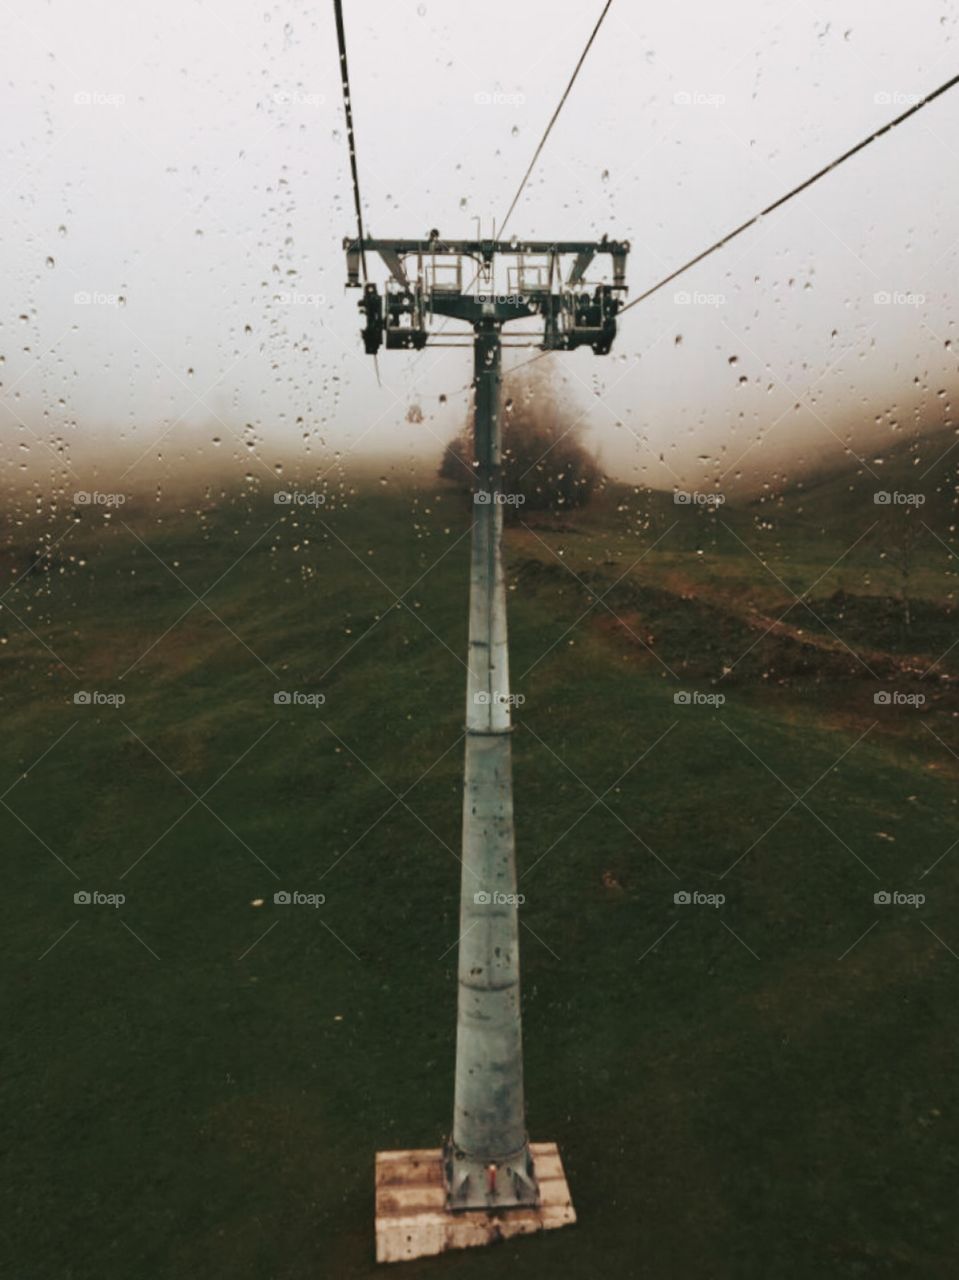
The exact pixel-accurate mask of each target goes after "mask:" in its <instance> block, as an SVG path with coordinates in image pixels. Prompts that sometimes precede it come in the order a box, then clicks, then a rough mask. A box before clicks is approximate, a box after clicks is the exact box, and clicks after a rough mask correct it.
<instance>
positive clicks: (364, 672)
mask: <svg viewBox="0 0 959 1280" xmlns="http://www.w3.org/2000/svg"><path fill="white" fill-rule="evenodd" d="M893 461H894V462H895V460H893ZM900 462H901V463H902V465H903V466H904V467H905V466H909V465H911V463H910V461H909V459H908V458H906V457H905V455H903V458H902V459H900ZM895 465H897V466H898V465H899V463H896V464H895ZM893 470H894V468H893V467H892V466H889V467H887V469H886V470H885V471H884V484H885V487H887V488H891V487H893V486H891V485H889V484H887V483H886V481H885V477H888V476H890V475H891V474H892V472H893ZM909 475H910V473H909V472H908V471H905V472H904V474H903V477H902V483H905V481H906V479H907V478H908V477H909ZM954 478H955V467H954V466H953V465H952V464H951V463H950V461H949V459H946V460H945V461H944V462H943V463H941V464H939V468H938V470H937V472H936V473H935V479H936V483H938V484H940V485H941V486H942V487H943V492H944V493H946V494H948V492H949V485H950V484H952V483H954ZM898 483H899V480H898V479H897V484H898ZM850 484H852V487H850ZM872 485H873V477H872V476H869V475H867V476H866V478H865V480H864V481H860V480H859V479H856V478H855V477H853V478H852V479H850V477H844V478H841V479H837V480H830V481H827V482H824V483H823V484H822V485H820V486H818V487H817V488H815V489H813V490H811V491H809V492H804V493H802V494H797V493H795V492H794V493H789V494H783V495H779V496H778V497H771V498H770V499H769V500H766V501H763V502H761V503H757V504H753V505H751V506H746V507H742V508H738V509H736V508H733V507H732V506H731V505H726V506H723V507H719V508H716V509H706V508H703V507H699V506H693V505H688V506H676V505H675V504H674V503H672V501H671V500H670V498H669V497H668V495H667V496H664V495H655V494H647V493H642V492H640V493H636V492H633V491H629V490H625V489H618V488H613V489H611V490H610V491H608V492H607V493H606V494H605V495H604V497H603V499H602V501H601V502H600V503H599V504H598V505H597V506H596V507H595V508H594V509H593V510H591V511H589V512H587V513H577V514H575V515H571V516H568V517H566V518H564V519H562V520H560V519H555V518H539V519H537V520H533V519H530V520H529V521H527V522H525V523H523V522H520V523H519V524H517V525H515V526H513V527H512V528H511V529H510V531H509V534H508V560H509V574H510V626H511V646H512V672H513V684H514V689H515V691H516V692H518V693H521V694H523V695H524V696H525V698H526V702H525V704H524V705H523V707H522V709H521V711H520V713H519V715H518V716H517V729H516V733H515V738H514V760H515V774H516V810H517V823H518V830H517V847H518V853H519V860H520V873H521V878H522V879H521V889H522V891H523V892H524V893H525V895H526V904H525V906H524V908H523V913H522V921H523V925H524V928H523V930H522V945H523V974H524V1017H525V1024H524V1025H525V1033H526V1060H527V1090H528V1100H529V1121H530V1130H531V1134H532V1136H533V1137H534V1138H535V1139H550V1140H556V1141H558V1142H559V1144H560V1147H561V1150H562V1152H563V1156H564V1160H565V1163H566V1167H567V1173H568V1176H569V1181H570V1185H571V1189H572V1192H573V1196H574V1201H575V1204H576V1208H577V1211H578V1214H579V1218H580V1221H579V1224H578V1225H577V1226H576V1227H575V1228H572V1229H569V1230H565V1231H561V1232H556V1233H553V1234H551V1235H550V1236H545V1237H543V1238H538V1239H528V1240H523V1241H517V1242H513V1243H510V1244H507V1245H501V1246H499V1247H498V1248H497V1249H495V1250H491V1251H479V1252H475V1253H466V1254H462V1255H457V1256H449V1257H445V1258H440V1259H434V1260H429V1261H424V1262H421V1263H414V1264H409V1265H406V1266H404V1267H402V1268H398V1269H397V1271H396V1274H397V1276H410V1277H414V1276H415V1277H421V1276H422V1277H432V1276H437V1277H440V1276H445V1275H447V1274H454V1273H455V1274H456V1276H457V1277H463V1278H464V1280H471V1278H472V1277H486V1276H491V1275H493V1274H499V1273H500V1272H501V1271H502V1270H503V1269H504V1268H507V1267H508V1269H509V1271H510V1274H511V1275H513V1276H516V1277H520V1278H522V1277H540V1276H563V1277H570V1278H571V1280H586V1278H589V1280H594V1278H595V1277H597V1276H617V1277H619V1276H622V1277H632V1276H637V1277H639V1276H657V1277H660V1276H662V1277H666V1276H677V1277H678V1276H681V1277H683V1278H684V1280H698V1278H700V1277H702V1280H707V1278H708V1280H725V1278H726V1277H729V1280H753V1278H755V1280H768V1278H769V1277H777V1278H778V1277H784V1278H786V1277H788V1278H792V1277H796V1280H808V1277H810V1276H814V1275H815V1276H819V1275H822V1276H835V1277H850V1278H852V1277H870V1278H871V1277H878V1276H891V1277H893V1276H894V1277H897V1278H905V1277H916V1278H917V1280H918V1278H919V1277H922V1278H923V1280H930V1278H932V1277H943V1278H944V1277H947V1276H952V1275H953V1274H954V1271H955V1264H954V1259H955V1256H956V1249H957V1245H959V1239H957V1234H959V1233H957V1227H956V1220H955V1214H954V1212H953V1203H954V1191H953V1186H954V1182H955V1175H956V1172H957V1165H959V1155H957V1152H959V1146H957V1142H959V1085H957V1082H956V1075H955V1071H954V1070H953V1067H954V1058H955V1039H956V1015H955V1004H956V996H955V993H956V983H957V980H959V930H957V927H956V915H955V909H954V904H955V901H956V891H957V888H959V850H953V849H952V845H953V843H954V841H955V840H956V834H957V833H956V818H957V811H956V804H957V801H956V797H957V789H956V782H957V777H959V757H957V755H956V754H955V753H956V752H959V733H957V729H956V723H957V722H956V716H957V711H959V704H957V699H956V693H955V687H956V686H955V678H956V676H957V674H959V644H956V645H955V647H950V646H952V645H953V644H954V642H955V641H956V640H957V639H959V630H957V628H956V620H955V582H956V580H955V565H956V562H955V559H954V549H955V547H956V538H955V534H954V531H953V527H952V526H953V516H954V511H953V507H952V505H951V500H950V499H948V498H947V497H943V496H942V495H941V494H940V495H939V496H938V497H937V500H936V502H933V501H932V500H930V502H929V504H928V505H927V506H926V507H924V508H917V507H912V508H911V509H909V514H908V515H906V514H904V509H903V508H901V507H893V506H890V507H886V508H879V507H877V506H876V505H875V504H874V503H873V500H872V492H873V489H872V488H871V487H870V486H872ZM917 513H918V515H919V521H918V523H917V522H916V521H915V520H914V519H913V517H915V515H916V514H917ZM908 520H912V521H913V523H912V524H908V523H906V522H907V521H908ZM74 521H75V522H74ZM468 521H469V511H468V510H467V509H465V508H464V506H463V501H462V498H461V497H460V496H459V495H456V494H454V493H452V492H449V491H446V490H442V491H437V490H436V489H433V488H430V487H419V488H416V487H404V486H402V485H397V484H390V485H387V486H381V485H378V484H375V483H374V484H372V485H366V486H363V487H361V488H360V491H359V492H358V493H356V494H352V495H350V496H348V497H344V496H342V494H341V495H340V496H335V497H334V495H332V494H331V495H330V497H329V500H328V501H327V502H326V503H325V504H324V505H322V506H319V507H298V508H295V509H291V508H289V507H282V506H276V505H274V503H273V502H272V499H271V495H270V494H269V493H267V494H263V495H250V494H245V493H240V492H239V491H238V492H236V493H234V494H226V495H224V496H222V497H217V498H216V499H215V500H214V499H203V500H197V501H196V502H195V503H193V504H182V505H181V506H179V507H174V506H173V505H166V506H164V505H158V504H156V503H152V502H148V501H147V500H145V499H141V500H138V501H133V502H130V503H128V504H127V505H126V506H125V507H124V508H122V509H120V510H119V511H116V510H114V511H112V512H108V513H104V512H103V511H102V510H98V509H93V508H89V507H88V508H83V509H80V508H78V509H76V511H73V510H72V509H71V508H69V507H67V508H64V509H62V510H60V511H59V512H54V513H53V514H52V515H50V516H46V515H45V516H44V517H43V519H42V520H41V519H40V518H36V517H31V518H28V519H25V520H24V522H23V523H22V524H20V525H17V526H15V527H12V528H11V532H10V534H9V536H8V539H7V542H6V545H5V547H4V549H3V571H4V576H5V578H6V581H7V583H8V584H14V585H12V586H10V588H9V592H8V594H7V595H6V597H5V598H4V601H3V608H2V611H0V671H2V676H3V680H2V698H3V704H2V705H3V712H4V729H5V732H4V734H3V736H2V739H0V765H2V769H0V780H2V787H0V790H4V791H6V795H5V796H4V797H3V802H4V807H3V808H0V830H2V833H3V845H4V850H5V852H6V856H7V864H8V869H9V874H8V877H7V883H8V896H7V903H8V905H7V911H6V915H5V924H6V927H5V930H4V937H5V944H6V945H5V950H6V957H7V974H8V977H7V981H6V982H5V984H4V995H3V1000H4V1005H5V1007H4V1028H5V1032H6V1040H7V1069H6V1071H5V1072H4V1075H3V1078H2V1081H0V1090H2V1095H0V1101H2V1109H3V1114H4V1116H5V1117H6V1128H7V1131H8V1141H6V1142H5V1143H4V1144H3V1149H2V1160H3V1175H2V1176H3V1189H4V1192H5V1197H6V1199H7V1201H8V1203H9V1204H10V1206H11V1211H10V1212H9V1213H8V1223H9V1229H8V1231H7V1233H6V1234H5V1237H4V1243H3V1246H2V1248H3V1250H4V1252H5V1254H6V1258H5V1264H6V1265H5V1270H6V1271H7V1273H8V1274H10V1275H16V1276H24V1277H31V1278H32V1277H42V1278H43V1280H48V1278H54V1277H56V1278H63V1280H67V1278H69V1280H86V1278H87V1277H91V1278H92V1277H97V1280H112V1277H117V1278H119V1277H123V1278H124V1280H128V1277H130V1276H137V1277H154V1276H156V1277H165V1276H176V1277H192V1276H197V1277H214V1276H216V1277H219V1276H229V1277H231V1280H261V1278H262V1280H299V1278H300V1277H303V1278H304V1280H305V1278H306V1277H309V1278H310V1280H314V1278H315V1277H316V1276H331V1277H332V1276H336V1277H343V1278H344V1280H354V1278H355V1280H359V1278H361V1277H371V1276H373V1275H375V1274H379V1273H380V1271H379V1269H378V1268H377V1267H376V1266H375V1265H374V1263H373V1260H372V1259H373V1240H372V1228H373V1189H372V1172H373V1154H374V1152H375V1151H376V1150H377V1149H382V1148H389V1147H405V1146H430V1145H437V1144H439V1142H440V1141H441V1140H442V1137H443V1135H444V1132H445V1130H446V1126H447V1124H448V1121H449V1117H450V1113H451V1107H452V1063H453V1038H454V1022H455V999H456V989H455V945H454V944H455V941H456V936H457V901H458V889H459V885H458V875H459V867H458V864H457V861H456V853H457V845H458V839H459V826H460V813H459V804H460V787H461V768H462V741H461V734H462V719H463V713H462V702H463V696H464V695H463V687H464V669H463V665H462V658H463V657H464V656H465V651H466V590H467V577H466V566H467V554H468ZM926 526H928V528H927V527H926ZM58 536H59V541H57V542H56V545H55V546H52V547H51V544H52V543H53V540H54V539H56V538H58ZM856 539H858V541H856ZM903 547H906V548H908V549H911V553H912V554H911V561H910V568H909V571H908V573H906V574H905V576H904V574H903V571H902V568H901V566H900V565H899V564H898V562H897V561H896V556H895V554H893V555H892V556H890V548H892V551H893V552H894V553H895V552H897V551H898V550H899V549H901V548H903ZM38 551H42V552H43V555H42V559H41V560H40V561H39V563H37V557H38ZM31 567H32V568H31ZM21 575H23V576H21ZM18 579H19V580H18ZM5 589H6V588H5ZM807 593H808V594H807ZM197 597H201V600H200V601H199V602H198V601H197ZM907 605H908V618H907V616H906V614H907V610H906V606H907ZM78 690H83V691H86V692H91V693H93V692H96V693H100V694H105V695H110V696H113V695H117V694H122V695H123V697H124V698H125V702H124V703H123V704H122V705H112V704H111V703H104V702H99V703H98V702H96V701H91V702H90V703H89V704H77V703H75V702H74V694H75V693H76V692H77V691H78ZM279 691H285V692H291V693H294V692H295V693H299V694H302V695H313V694H322V695H323V697H324V699H325V701H323V702H322V703H321V704H319V705H311V704H310V703H309V702H303V701H300V702H291V703H289V704H287V705H282V704H276V703H275V702H274V695H275V694H276V693H277V692H279ZM678 692H684V693H689V694H690V695H691V700H690V702H689V703H687V704H683V703H677V702H676V701H674V695H675V694H676V693H678ZM877 692H890V693H894V694H898V695H901V696H902V697H903V698H908V699H911V700H909V701H902V702H899V703H896V702H893V701H890V702H889V703H888V704H887V705H885V704H876V703H875V701H874V695H875V694H876V693H877ZM696 693H699V694H702V695H709V696H710V697H711V698H712V699H713V700H712V701H710V702H699V703H696V702H694V701H692V695H693V694H696ZM718 696H721V697H723V698H724V699H725V701H724V702H723V703H721V704H717V697H718ZM920 697H921V698H922V699H924V701H923V702H921V703H918V705H917V702H918V699H919V698H920ZM8 788H9V790H7V789H8ZM78 890H88V891H94V890H97V891H99V892H101V893H104V894H116V893H122V894H124V895H125V898H126V900H125V902H123V904H122V905H121V906H119V907H115V906H111V905H106V904H89V905H86V904H81V905H76V904H75V903H74V893H75V892H77V891H78ZM277 890H288V891H294V890H296V891H300V892H302V893H322V894H325V896H326V901H325V903H324V904H323V906H322V907H318V908H314V907H312V906H307V905H300V906H294V905H289V906H287V905H275V904H274V902H273V895H274V893H275V892H276V891H277ZM680 890H686V891H698V892H701V893H711V894H716V893H721V894H723V895H724V896H725V903H724V904H723V905H722V906H720V907H715V906H698V905H681V904H676V903H675V902H674V894H675V893H676V892H677V891H680ZM880 890H886V891H890V892H891V891H898V892H901V893H907V894H915V893H921V894H923V895H924V896H925V902H924V903H923V904H922V905H920V906H918V907H917V906H907V905H892V904H890V905H876V904H875V903H874V899H873V895H874V894H875V893H876V892H878V891H880ZM261 900H262V905H253V904H254V903H259V902H260V901H261Z"/></svg>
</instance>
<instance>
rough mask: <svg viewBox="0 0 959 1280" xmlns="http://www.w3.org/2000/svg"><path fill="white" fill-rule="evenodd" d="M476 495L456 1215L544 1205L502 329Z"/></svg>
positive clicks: (485, 399) (482, 351) (482, 332)
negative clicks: (531, 1112) (521, 833)
mask: <svg viewBox="0 0 959 1280" xmlns="http://www.w3.org/2000/svg"><path fill="white" fill-rule="evenodd" d="M475 329H476V336H475V341H474V371H475V378H474V382H475V388H476V391H475V409H476V414H475V419H476V420H475V448H476V463H477V466H476V473H477V486H478V489H477V494H476V501H475V503H474V508H473V511H474V519H473V534H472V555H471V566H470V620H469V678H468V681H467V690H466V764H465V781H464V797H463V869H462V880H461V892H460V941H459V1000H458V1020H457V1034H456V1085H455V1098H454V1106H453V1136H452V1141H451V1142H450V1143H449V1144H448V1146H447V1150H446V1177H447V1188H448V1201H449V1206H450V1208H452V1209H473V1208H484V1209H488V1208H495V1207H506V1206H508V1205H517V1204H536V1203H538V1200H539V1189H538V1186H537V1183H536V1178H535V1175H534V1172H533V1162H532V1157H531V1155H530V1150H529V1140H528V1136H527V1133H526V1115H525V1101H524V1094H523V1042H522V1027H521V1022H520V986H519V920H518V916H517V906H516V853H515V842H514V834H513V782H512V759H511V750H510V732H511V726H510V703H509V700H508V699H509V662H508V656H507V641H506V589H505V583H504V579H503V564H502V552H501V541H502V529H503V508H502V505H501V504H500V503H499V502H498V501H497V495H498V494H499V492H500V476H501V458H500V450H501V429H500V418H499V406H500V324H499V322H498V321H496V320H492V319H489V320H478V321H477V322H476V325H475Z"/></svg>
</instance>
